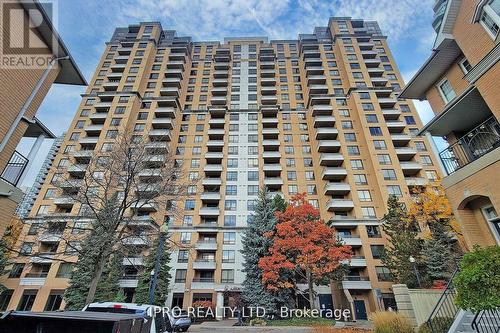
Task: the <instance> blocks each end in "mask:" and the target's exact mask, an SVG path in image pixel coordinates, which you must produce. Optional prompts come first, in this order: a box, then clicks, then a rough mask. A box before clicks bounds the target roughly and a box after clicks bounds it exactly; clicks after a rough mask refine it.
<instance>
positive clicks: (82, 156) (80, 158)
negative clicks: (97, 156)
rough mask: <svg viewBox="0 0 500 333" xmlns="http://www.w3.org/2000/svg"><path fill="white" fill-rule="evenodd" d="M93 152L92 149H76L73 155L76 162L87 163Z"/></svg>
mask: <svg viewBox="0 0 500 333" xmlns="http://www.w3.org/2000/svg"><path fill="white" fill-rule="evenodd" d="M93 154H94V151H93V150H77V151H75V152H74V153H73V157H74V158H75V160H76V162H78V163H89V162H90V160H91V159H92V155H93Z"/></svg>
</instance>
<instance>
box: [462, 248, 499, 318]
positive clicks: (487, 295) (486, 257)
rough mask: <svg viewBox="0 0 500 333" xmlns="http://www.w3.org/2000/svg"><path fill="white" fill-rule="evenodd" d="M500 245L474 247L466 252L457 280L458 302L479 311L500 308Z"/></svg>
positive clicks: (466, 307) (463, 306) (464, 307)
mask: <svg viewBox="0 0 500 333" xmlns="http://www.w3.org/2000/svg"><path fill="white" fill-rule="evenodd" d="M498 267H500V246H498V245H494V246H489V247H486V248H480V247H478V246H476V247H474V251H473V252H469V253H467V254H465V255H464V257H463V259H462V261H461V262H460V272H459V273H458V274H457V276H456V277H455V279H454V280H453V284H454V285H455V288H456V290H457V298H456V303H457V305H458V306H459V307H460V308H462V309H466V310H471V311H473V312H478V311H482V310H493V309H496V308H498V307H500V270H499V269H498Z"/></svg>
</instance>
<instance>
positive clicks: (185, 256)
mask: <svg viewBox="0 0 500 333" xmlns="http://www.w3.org/2000/svg"><path fill="white" fill-rule="evenodd" d="M188 260H189V250H179V255H178V256H177V262H180V263H184V262H188Z"/></svg>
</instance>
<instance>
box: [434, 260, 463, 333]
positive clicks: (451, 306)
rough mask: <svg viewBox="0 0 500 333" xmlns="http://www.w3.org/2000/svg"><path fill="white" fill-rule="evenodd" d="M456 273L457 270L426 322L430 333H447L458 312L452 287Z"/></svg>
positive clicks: (454, 291)
mask: <svg viewBox="0 0 500 333" xmlns="http://www.w3.org/2000/svg"><path fill="white" fill-rule="evenodd" d="M457 272H458V269H457V270H456V271H455V272H454V273H453V275H452V276H451V278H450V281H448V284H447V285H446V289H445V290H444V291H443V294H442V295H441V297H440V298H439V300H438V302H437V304H436V306H435V307H434V309H433V310H432V312H431V315H430V316H429V319H428V320H427V326H428V327H429V328H430V329H431V331H432V333H447V332H448V330H449V329H450V327H451V325H452V324H453V321H454V320H455V317H456V315H457V313H458V312H459V311H460V309H459V308H458V306H457V305H456V304H455V298H456V290H455V287H454V286H453V278H454V277H455V275H456V274H457Z"/></svg>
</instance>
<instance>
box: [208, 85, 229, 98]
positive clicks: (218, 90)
mask: <svg viewBox="0 0 500 333" xmlns="http://www.w3.org/2000/svg"><path fill="white" fill-rule="evenodd" d="M211 91H212V95H213V96H226V95H227V87H213V88H212V90H211Z"/></svg>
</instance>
